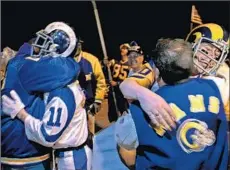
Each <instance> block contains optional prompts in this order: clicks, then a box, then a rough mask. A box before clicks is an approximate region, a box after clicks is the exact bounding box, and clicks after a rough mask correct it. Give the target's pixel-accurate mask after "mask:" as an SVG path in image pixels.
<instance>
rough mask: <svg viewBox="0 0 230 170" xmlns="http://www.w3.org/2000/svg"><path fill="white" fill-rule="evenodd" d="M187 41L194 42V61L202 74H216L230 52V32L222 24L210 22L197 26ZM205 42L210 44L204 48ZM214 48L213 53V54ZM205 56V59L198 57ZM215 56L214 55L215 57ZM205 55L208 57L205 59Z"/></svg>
mask: <svg viewBox="0 0 230 170" xmlns="http://www.w3.org/2000/svg"><path fill="white" fill-rule="evenodd" d="M186 41H188V42H190V43H192V44H193V51H194V54H193V61H194V65H195V66H196V67H197V69H198V70H202V71H199V73H200V74H209V75H213V74H216V71H217V69H218V68H219V66H220V65H221V64H222V63H223V62H224V61H225V59H226V57H227V56H228V53H229V33H228V32H227V31H226V30H225V29H224V28H223V27H221V26H219V25H217V24H214V23H208V24H202V25H199V26H197V27H195V28H194V29H193V30H192V31H191V32H190V33H189V34H188V36H187V38H186ZM204 44H206V45H209V47H208V50H207V48H203V47H202V46H204ZM212 49H217V50H216V51H215V50H213V53H215V54H213V55H211V52H209V50H210V51H211V50H212ZM199 55H200V56H201V55H202V56H203V59H201V60H202V61H203V63H202V62H198V61H201V60H199V59H198V56H199ZM213 56H214V57H213ZM204 57H205V58H206V59H207V60H205V59H204Z"/></svg>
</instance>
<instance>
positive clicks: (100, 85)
mask: <svg viewBox="0 0 230 170" xmlns="http://www.w3.org/2000/svg"><path fill="white" fill-rule="evenodd" d="M83 55H92V54H89V53H86V52H83ZM92 56H93V55H92ZM90 58H91V59H93V60H94V61H91V63H92V68H93V73H94V75H95V78H96V81H97V84H96V94H95V100H97V101H102V100H103V99H104V96H105V91H106V88H107V86H106V82H105V76H104V73H103V71H102V68H101V65H100V62H99V60H98V59H97V57H95V56H93V57H90Z"/></svg>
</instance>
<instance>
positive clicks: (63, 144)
mask: <svg viewBox="0 0 230 170" xmlns="http://www.w3.org/2000/svg"><path fill="white" fill-rule="evenodd" d="M84 100H85V97H84V94H83V92H82V90H81V88H80V86H79V84H78V83H77V82H73V83H71V84H70V85H68V86H66V87H63V88H59V89H56V90H53V91H51V92H50V93H46V94H45V95H44V102H45V105H46V108H45V113H44V116H43V117H42V120H39V119H36V118H34V117H32V116H29V117H27V118H26V120H25V122H24V123H25V131H26V135H27V137H28V138H29V139H30V140H32V141H34V142H37V143H40V144H41V145H44V146H49V147H53V148H55V149H63V148H68V147H78V146H80V145H82V144H83V143H84V142H86V139H87V136H88V129H87V117H86V111H85V109H84V108H83V107H84V106H83V103H84Z"/></svg>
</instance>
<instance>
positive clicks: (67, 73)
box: [1, 22, 90, 169]
mask: <svg viewBox="0 0 230 170" xmlns="http://www.w3.org/2000/svg"><path fill="white" fill-rule="evenodd" d="M37 35H38V36H37V39H36V40H35V42H34V44H33V47H36V48H39V50H38V51H37V52H35V53H32V56H30V55H29V54H28V52H29V53H30V51H31V46H30V45H28V44H26V45H27V49H26V48H25V47H24V49H25V50H24V52H22V54H25V52H27V55H22V57H24V58H20V56H16V57H15V59H17V61H12V64H11V66H12V68H11V69H10V63H9V65H8V68H7V76H6V79H7V78H8V80H10V79H12V78H13V77H14V79H15V81H7V82H9V83H7V82H6V84H5V87H4V89H3V92H4V91H5V92H4V93H3V94H4V95H3V97H2V99H3V113H4V114H2V117H3V116H4V117H6V123H5V130H3V129H2V134H3V133H4V135H3V137H2V140H3V142H2V143H5V148H6V150H5V152H4V153H5V157H4V158H2V159H1V161H2V163H4V164H6V168H14V167H15V166H17V165H20V168H22V167H23V168H24V169H31V167H32V166H33V165H31V164H33V163H40V166H36V167H34V169H49V166H44V162H42V159H45V158H46V157H45V156H41V157H39V158H36V159H35V156H37V155H39V153H42V151H43V152H45V153H47V152H49V151H50V150H49V149H47V148H45V147H42V146H40V145H38V144H35V143H34V142H36V143H39V144H41V145H44V146H46V147H53V148H55V149H58V150H57V151H56V156H57V157H58V166H59V169H63V168H62V167H65V166H66V165H69V167H70V169H76V168H78V169H79V168H80V169H87V166H88V167H90V164H89V162H88V161H87V158H88V157H89V154H90V150H89V149H88V148H86V147H85V142H86V139H87V135H88V132H87V119H86V113H85V110H84V109H83V105H84V95H83V94H82V92H81V89H80V87H79V85H78V82H77V81H76V78H77V75H78V73H79V70H80V69H79V66H78V64H77V63H76V62H75V61H74V59H73V58H71V56H73V54H74V53H75V51H76V43H77V42H76V40H77V39H76V37H75V33H74V32H73V30H72V29H71V28H70V27H69V26H68V25H66V24H64V23H62V22H54V23H51V24H50V25H48V26H47V27H46V28H45V30H44V31H40V32H39V33H37ZM40 38H45V39H46V41H45V42H46V43H47V44H43V45H41V44H38V42H39V39H40ZM47 40H48V41H47ZM19 51H20V50H19ZM18 54H20V53H19V52H18ZM65 57H66V58H65ZM23 59H24V60H23ZM28 69H30V70H28ZM15 74H16V75H15ZM10 82H11V83H10ZM66 85H68V86H66ZM12 89H14V90H15V91H16V92H17V93H18V94H19V96H20V98H19V97H18V95H17V93H16V92H15V91H12ZM51 91H52V92H51ZM49 92H50V93H49ZM9 93H10V94H9ZM6 95H8V96H9V95H11V96H12V98H13V99H14V100H15V101H12V99H10V98H9V97H7V96H6ZM11 101H12V102H11ZM18 101H20V102H21V104H19V102H18ZM28 113H29V114H28ZM16 114H17V118H16ZM7 115H9V116H11V118H12V120H11V119H10V117H8V116H7ZM20 120H22V121H23V122H24V123H25V125H23V123H22V122H21V121H20ZM8 122H11V126H8V125H9V123H8ZM15 122H16V123H17V122H19V123H18V124H20V126H17V128H16V123H15ZM24 126H25V127H24ZM12 127H13V128H14V129H15V133H16V132H17V133H16V134H15V136H17V138H18V141H17V140H12V138H11V140H10V139H9V138H10V137H9V135H10V134H9V133H7V132H10V131H12ZM7 129H8V130H7ZM16 129H19V130H20V129H21V130H20V132H21V133H19V131H16ZM12 132H13V133H14V131H12ZM12 132H11V133H12ZM63 132H65V133H63ZM70 134H71V137H72V138H70V137H69V136H70ZM17 138H15V139H17ZM27 138H28V139H29V140H31V141H34V142H31V141H28V140H27ZM20 139H21V140H23V141H26V142H25V143H24V142H23V147H21V146H20V145H19V143H20V142H22V141H20ZM11 141H13V142H14V146H15V148H16V149H17V150H19V151H21V152H24V155H20V154H19V153H10V150H12V149H11V147H12V145H10V144H9V142H11ZM15 142H16V143H15ZM3 145H4V144H3ZM31 145H32V146H33V145H35V146H39V147H40V148H38V147H37V148H36V147H35V148H34V150H31ZM20 147H21V148H20ZM2 148H4V146H2ZM43 148H44V149H43ZM63 148H66V149H65V150H63ZM7 149H8V151H7ZM32 149H33V148H32ZM7 154H8V155H7ZM12 154H13V155H12ZM68 154H71V155H72V161H71V162H69V161H70V160H67V159H66V158H67V157H68ZM39 156H40V155H39ZM48 156H49V155H48ZM79 157H80V159H79ZM11 158H13V159H12V160H11ZM15 158H18V159H17V160H16V159H15ZM21 158H22V159H21ZM47 158H49V157H47ZM47 158H46V160H47ZM74 158H78V160H75V159H74ZM68 159H69V157H68ZM29 160H31V162H25V161H29ZM13 161H15V162H14V163H13ZM23 161H24V162H23ZM35 161H37V162H35ZM39 161H40V162H39ZM18 163H20V164H18ZM70 163H72V164H70ZM47 164H49V162H48V163H47ZM7 165H8V166H7ZM88 169H89V168H88Z"/></svg>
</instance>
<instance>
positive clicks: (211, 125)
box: [130, 78, 228, 170]
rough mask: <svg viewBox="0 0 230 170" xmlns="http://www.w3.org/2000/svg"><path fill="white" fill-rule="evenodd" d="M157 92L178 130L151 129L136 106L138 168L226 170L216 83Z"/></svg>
mask: <svg viewBox="0 0 230 170" xmlns="http://www.w3.org/2000/svg"><path fill="white" fill-rule="evenodd" d="M156 93H158V94H159V95H160V96H162V97H163V98H164V99H165V100H166V101H167V102H168V103H169V104H170V106H171V108H172V109H173V111H174V113H175V114H176V118H177V122H178V123H177V128H176V130H172V131H171V132H166V131H164V129H163V128H158V129H156V128H155V129H154V128H152V127H151V126H150V125H149V123H148V122H149V120H148V119H147V118H146V116H144V114H143V112H142V111H141V110H140V107H139V106H137V105H135V104H133V105H132V106H131V108H130V111H131V113H132V117H133V119H134V122H135V126H136V130H137V135H138V140H139V144H140V145H139V147H138V149H137V153H138V156H137V159H136V168H137V169H144V168H143V167H145V168H146V169H147V168H156V169H157V168H169V169H172V170H185V169H186V170H198V169H205V170H212V169H213V170H214V169H223V170H224V169H227V160H228V153H227V152H228V145H227V136H226V135H227V122H226V117H225V113H224V107H223V103H222V99H221V96H220V92H219V90H218V88H217V86H216V85H215V84H214V82H213V81H211V80H204V79H200V78H196V79H190V80H189V81H187V82H185V83H182V84H178V85H175V86H164V87H162V88H160V90H158V91H157V92H156Z"/></svg>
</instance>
